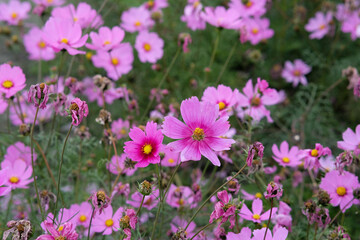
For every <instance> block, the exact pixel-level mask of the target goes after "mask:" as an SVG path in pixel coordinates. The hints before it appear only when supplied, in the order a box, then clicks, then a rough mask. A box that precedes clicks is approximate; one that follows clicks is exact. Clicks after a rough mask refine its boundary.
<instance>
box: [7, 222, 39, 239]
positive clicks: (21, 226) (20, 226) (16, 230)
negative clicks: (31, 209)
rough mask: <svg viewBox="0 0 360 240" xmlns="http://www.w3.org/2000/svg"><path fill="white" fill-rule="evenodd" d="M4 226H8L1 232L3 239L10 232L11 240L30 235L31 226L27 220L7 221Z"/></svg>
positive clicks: (27, 237)
mask: <svg viewBox="0 0 360 240" xmlns="http://www.w3.org/2000/svg"><path fill="white" fill-rule="evenodd" d="M6 226H7V227H8V228H9V229H8V230H6V231H4V233H3V238H2V239H3V240H6V239H7V238H8V236H9V235H10V234H12V239H13V240H27V239H29V238H30V237H31V235H32V226H31V222H30V221H29V220H19V221H14V220H11V221H9V222H8V223H7V224H6Z"/></svg>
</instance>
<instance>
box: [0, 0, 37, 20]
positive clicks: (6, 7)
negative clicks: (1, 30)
mask: <svg viewBox="0 0 360 240" xmlns="http://www.w3.org/2000/svg"><path fill="white" fill-rule="evenodd" d="M30 9H31V5H30V3H29V2H20V1H18V0H10V1H9V3H0V20H3V21H6V22H7V23H8V24H9V25H18V24H19V23H20V22H21V21H22V20H24V19H26V18H28V13H29V11H30Z"/></svg>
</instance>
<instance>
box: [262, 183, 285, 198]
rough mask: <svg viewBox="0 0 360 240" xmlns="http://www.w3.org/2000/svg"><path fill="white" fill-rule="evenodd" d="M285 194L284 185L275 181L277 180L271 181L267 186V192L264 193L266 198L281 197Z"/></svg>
mask: <svg viewBox="0 0 360 240" xmlns="http://www.w3.org/2000/svg"><path fill="white" fill-rule="evenodd" d="M282 194H283V189H282V187H281V186H280V185H279V184H277V183H275V182H270V183H269V184H268V186H267V188H266V192H265V193H264V197H265V198H266V199H269V198H275V197H276V198H279V197H281V196H282Z"/></svg>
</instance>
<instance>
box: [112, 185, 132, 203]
mask: <svg viewBox="0 0 360 240" xmlns="http://www.w3.org/2000/svg"><path fill="white" fill-rule="evenodd" d="M129 194H130V184H129V183H122V182H119V183H118V184H117V185H116V186H115V188H114V191H113V193H112V196H111V197H112V198H113V197H114V196H115V195H120V196H125V198H126V199H127V198H128V196H129Z"/></svg>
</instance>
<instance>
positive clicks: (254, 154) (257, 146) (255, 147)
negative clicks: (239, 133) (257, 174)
mask: <svg viewBox="0 0 360 240" xmlns="http://www.w3.org/2000/svg"><path fill="white" fill-rule="evenodd" d="M263 156H264V145H262V143H261V142H254V143H253V144H252V145H250V146H249V150H248V156H247V158H246V163H247V165H248V166H249V167H250V166H251V165H252V161H253V160H254V158H259V161H260V162H262V158H263Z"/></svg>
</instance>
